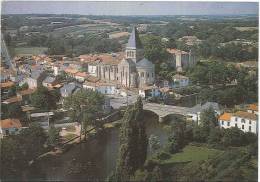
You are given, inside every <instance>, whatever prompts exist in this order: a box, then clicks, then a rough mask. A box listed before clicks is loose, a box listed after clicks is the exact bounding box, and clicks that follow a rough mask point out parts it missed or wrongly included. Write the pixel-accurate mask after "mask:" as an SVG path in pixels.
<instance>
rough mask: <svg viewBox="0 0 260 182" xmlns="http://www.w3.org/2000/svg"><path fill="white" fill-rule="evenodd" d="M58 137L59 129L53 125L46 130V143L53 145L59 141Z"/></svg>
mask: <svg viewBox="0 0 260 182" xmlns="http://www.w3.org/2000/svg"><path fill="white" fill-rule="evenodd" d="M59 137H60V135H59V129H57V128H55V127H54V126H51V127H50V128H49V130H48V139H47V143H48V144H49V145H51V146H55V145H57V144H58V142H59Z"/></svg>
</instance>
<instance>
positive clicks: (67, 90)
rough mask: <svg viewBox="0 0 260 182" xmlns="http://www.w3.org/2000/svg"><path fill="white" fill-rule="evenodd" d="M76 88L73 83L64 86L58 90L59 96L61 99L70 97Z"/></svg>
mask: <svg viewBox="0 0 260 182" xmlns="http://www.w3.org/2000/svg"><path fill="white" fill-rule="evenodd" d="M77 88H79V87H78V85H77V84H76V83H74V82H71V83H68V84H64V85H63V87H61V88H60V94H61V96H62V97H68V96H69V95H71V94H72V93H73V92H74V91H75V90H76V89H77Z"/></svg>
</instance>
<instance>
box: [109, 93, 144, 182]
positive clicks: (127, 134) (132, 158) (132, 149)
mask: <svg viewBox="0 0 260 182" xmlns="http://www.w3.org/2000/svg"><path fill="white" fill-rule="evenodd" d="M147 146H148V139H147V136H146V133H145V124H144V118H143V105H142V100H141V98H140V97H139V98H138V100H137V102H136V103H135V104H134V106H133V107H128V109H127V111H126V112H125V115H124V118H123V124H122V126H121V131H120V149H119V158H118V161H117V167H116V171H115V173H114V174H113V175H112V176H111V177H110V179H109V180H111V181H128V180H129V179H130V177H131V176H133V175H134V173H135V171H136V170H137V169H138V168H140V167H142V166H143V164H144V162H145V160H146V153H147Z"/></svg>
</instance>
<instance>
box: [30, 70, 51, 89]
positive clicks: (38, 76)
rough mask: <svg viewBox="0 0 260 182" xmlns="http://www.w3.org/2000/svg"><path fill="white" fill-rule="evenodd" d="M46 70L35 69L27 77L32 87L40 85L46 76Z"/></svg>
mask: <svg viewBox="0 0 260 182" xmlns="http://www.w3.org/2000/svg"><path fill="white" fill-rule="evenodd" d="M46 76H47V75H46V72H45V71H42V70H35V71H33V72H32V73H31V76H30V77H28V78H27V80H26V82H27V84H28V86H29V88H30V89H34V88H37V87H39V86H40V85H41V84H42V81H43V80H44V79H45V77H46Z"/></svg>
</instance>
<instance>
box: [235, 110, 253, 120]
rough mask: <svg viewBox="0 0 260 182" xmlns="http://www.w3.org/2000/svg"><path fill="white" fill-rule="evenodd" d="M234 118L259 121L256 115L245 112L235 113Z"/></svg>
mask: <svg viewBox="0 0 260 182" xmlns="http://www.w3.org/2000/svg"><path fill="white" fill-rule="evenodd" d="M234 116H238V117H240V118H245V119H252V120H257V116H256V115H255V114H252V113H249V112H245V111H237V112H236V113H234Z"/></svg>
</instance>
